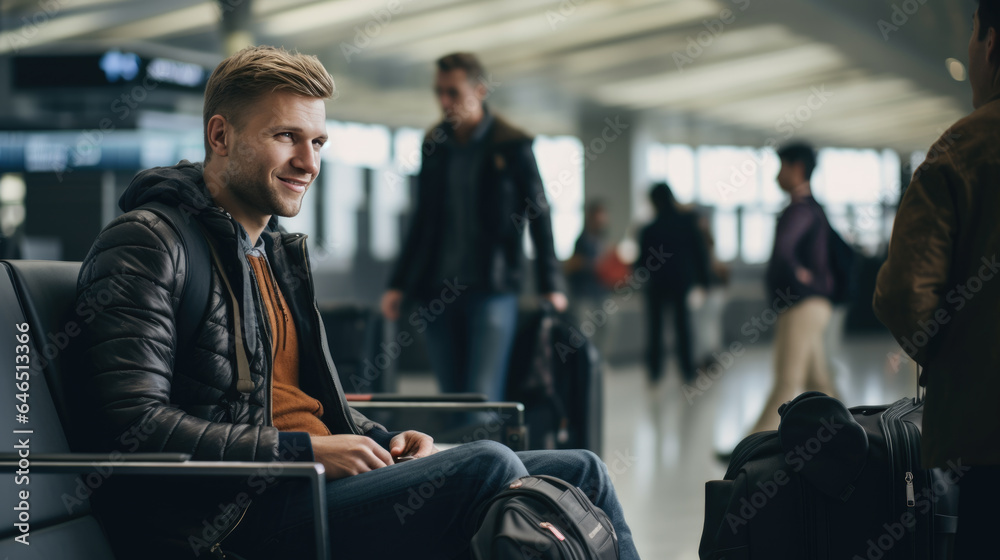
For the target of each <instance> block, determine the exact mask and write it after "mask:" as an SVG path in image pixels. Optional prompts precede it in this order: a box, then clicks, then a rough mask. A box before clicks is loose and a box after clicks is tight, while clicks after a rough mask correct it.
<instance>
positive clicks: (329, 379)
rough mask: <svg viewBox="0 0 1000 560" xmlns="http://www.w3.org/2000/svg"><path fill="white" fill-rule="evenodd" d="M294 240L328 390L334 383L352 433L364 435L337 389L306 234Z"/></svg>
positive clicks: (333, 390) (334, 393) (334, 389)
mask: <svg viewBox="0 0 1000 560" xmlns="http://www.w3.org/2000/svg"><path fill="white" fill-rule="evenodd" d="M294 241H295V242H296V243H298V244H299V246H300V248H301V249H302V262H303V263H304V266H305V268H306V279H307V280H308V281H307V283H306V285H307V286H308V288H309V293H308V294H307V295H308V296H309V300H310V301H311V302H312V309H313V321H314V322H315V324H316V327H317V328H314V329H312V331H313V333H314V336H315V337H316V342H317V344H318V345H319V346H318V347H319V348H320V349H321V350H322V352H321V353H320V354H321V355H320V357H319V358H320V359H321V360H322V361H323V362H324V365H325V366H326V379H325V381H326V383H327V387H328V390H329V387H330V384H332V387H333V388H332V390H330V392H331V393H332V394H333V395H334V396H335V397H336V398H337V399H338V400H339V401H340V412H341V414H343V415H344V421H345V422H346V423H347V427H348V428H350V430H351V433H353V434H356V435H364V434H363V433H362V431H361V429H360V428H358V426H357V424H355V423H354V419H353V418H351V413H350V409H349V407H348V405H347V398H346V397H345V396H344V392H343V391H338V390H337V380H336V379H335V378H334V376H335V375H336V372H335V371H333V369H332V368H331V367H330V361H329V359H327V357H328V356H329V355H330V348H329V345H328V344H327V343H326V340H325V339H324V338H323V337H322V336H320V335H321V332H320V329H319V328H318V327H319V325H321V324H322V322H323V317H322V316H320V314H319V307H317V306H316V289H315V286H314V285H313V276H312V265H311V264H309V252H308V249H307V247H306V236H305V235H304V234H298V235H297V236H296V238H295V240H294Z"/></svg>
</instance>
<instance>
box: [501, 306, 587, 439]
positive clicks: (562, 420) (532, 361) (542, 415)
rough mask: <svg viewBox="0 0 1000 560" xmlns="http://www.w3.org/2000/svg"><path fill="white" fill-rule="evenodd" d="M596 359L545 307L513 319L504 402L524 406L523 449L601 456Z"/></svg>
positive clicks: (576, 332)
mask: <svg viewBox="0 0 1000 560" xmlns="http://www.w3.org/2000/svg"><path fill="white" fill-rule="evenodd" d="M602 382H603V380H602V369H601V359H600V356H599V354H598V352H597V349H596V347H595V346H594V345H593V344H592V343H591V341H590V340H589V339H588V338H587V337H586V336H584V335H583V334H582V333H580V332H579V330H577V329H576V328H574V327H572V326H571V325H569V324H567V323H566V321H565V320H564V319H563V317H562V316H561V315H558V314H556V313H555V312H554V311H553V310H552V309H551V308H550V307H549V306H543V307H542V308H541V309H538V310H533V311H522V312H521V313H520V314H519V326H518V330H517V334H516V335H515V339H514V348H513V351H512V353H511V359H510V365H509V369H508V375H507V397H506V398H507V400H509V401H518V402H522V403H524V407H525V419H526V423H527V426H528V447H529V449H589V450H590V451H593V452H595V453H600V452H601V422H602V414H603V404H604V403H603V388H602Z"/></svg>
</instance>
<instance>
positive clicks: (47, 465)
mask: <svg viewBox="0 0 1000 560" xmlns="http://www.w3.org/2000/svg"><path fill="white" fill-rule="evenodd" d="M189 457H190V455H186V454H184V453H138V454H135V455H132V454H129V453H121V454H116V455H115V456H114V457H113V458H111V457H109V455H107V454H100V453H49V454H46V453H31V454H30V455H29V456H28V457H20V456H18V455H17V454H16V453H0V472H14V471H16V470H17V469H19V468H24V465H23V464H21V461H27V462H28V464H29V468H30V469H31V471H32V472H35V473H39V474H83V473H88V472H90V471H93V470H95V469H97V468H101V469H104V472H107V469H113V470H114V472H115V474H120V475H126V476H127V475H165V476H234V477H235V476H247V477H249V476H252V475H254V474H258V473H259V472H260V471H261V469H264V471H265V472H266V473H267V475H268V476H274V477H277V478H286V477H287V478H305V479H307V480H308V481H309V486H310V489H311V491H312V493H313V527H314V532H315V535H316V558H317V560H328V559H329V558H330V555H329V554H330V553H329V550H328V548H329V545H328V543H327V538H326V534H327V512H326V477H325V472H326V470H325V469H324V467H323V465H322V464H321V463H306V462H296V463H281V469H280V472H278V473H275V472H274V471H273V470H272V469H268V465H271V463H266V462H253V461H189V460H187V459H188V458H189Z"/></svg>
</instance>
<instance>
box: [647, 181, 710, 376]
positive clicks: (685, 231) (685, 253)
mask: <svg viewBox="0 0 1000 560" xmlns="http://www.w3.org/2000/svg"><path fill="white" fill-rule="evenodd" d="M649 200H650V202H652V204H653V208H654V210H655V211H656V218H655V219H654V220H653V222H652V223H650V224H649V225H647V226H646V227H645V228H643V229H642V231H641V233H640V234H639V258H638V260H637V261H636V265H635V266H636V267H637V268H638V267H640V266H644V263H645V262H646V257H647V256H648V255H650V254H651V253H653V252H662V253H666V254H667V255H668V257H667V259H666V260H665V261H664V263H663V265H662V266H660V267H659V268H658V269H656V270H652V269H650V271H649V272H650V279H649V282H648V284H647V286H646V289H645V294H646V318H647V322H646V324H647V331H646V332H647V339H646V369H647V372H648V374H649V380H650V381H651V382H653V383H655V382H658V381H659V380H660V379H661V378H662V377H663V313H664V311H665V309H666V308H670V309H671V310H672V311H673V315H674V326H675V332H676V347H677V357H678V361H679V365H680V371H681V375H682V376H683V377H684V380H685V381H692V380H694V378H695V377H696V375H697V372H696V369H695V361H694V355H693V352H694V348H693V345H694V341H693V337H692V332H691V311H690V309H689V307H688V294H689V293H690V292H691V289H692V287H694V286H695V285H698V286H702V287H705V286H707V285H708V278H709V260H708V249H707V248H706V247H705V238H704V236H703V235H702V234H701V231H700V230H699V229H698V217H697V216H696V215H695V214H694V213H692V212H686V211H681V210H680V209H679V208H678V207H677V202H676V201H675V200H674V194H673V192H672V191H671V190H670V187H669V186H668V185H667V184H666V183H657V184H655V185H653V187H652V189H651V190H650V191H649Z"/></svg>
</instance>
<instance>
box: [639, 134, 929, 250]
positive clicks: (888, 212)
mask: <svg viewBox="0 0 1000 560" xmlns="http://www.w3.org/2000/svg"><path fill="white" fill-rule="evenodd" d="M912 157H913V159H914V161H916V160H917V158H918V157H919V158H920V159H921V160H922V154H921V155H914V156H912ZM647 162H648V172H649V176H650V178H651V179H652V180H653V181H657V180H665V181H667V182H668V183H669V184H670V186H671V189H672V190H673V191H674V195H675V197H676V198H677V201H678V202H680V203H681V204H689V203H695V204H697V205H699V206H701V207H702V208H703V209H704V211H705V212H707V213H709V214H710V215H711V219H712V234H713V237H714V238H715V243H716V245H715V248H716V257H717V258H718V259H720V260H722V261H733V260H739V261H741V262H744V263H748V264H755V263H763V262H766V261H767V259H768V258H770V254H771V247H772V245H773V242H774V226H775V221H776V219H777V215H778V214H779V213H780V211H781V209H782V208H783V207H784V206H785V205H786V204H787V203H788V196H787V195H786V194H785V193H784V192H782V191H781V189H780V188H779V187H778V183H777V179H776V178H777V174H778V170H779V168H780V166H781V162H780V161H779V159H778V157H777V154H776V153H775V152H774V150H771V149H767V148H765V149H758V148H747V147H737V146H701V147H698V148H691V147H690V146H684V145H676V144H671V145H664V144H653V145H652V146H650V147H649V152H648V154H647ZM899 178H900V158H899V156H898V155H897V154H896V153H895V152H892V151H890V150H885V151H882V152H878V151H875V150H856V149H834V148H827V149H823V150H820V152H819V154H818V165H817V167H816V170H815V172H814V174H813V178H812V186H813V194H814V195H815V197H816V199H817V200H818V201H819V202H821V203H822V204H823V205H824V207H825V208H826V211H827V215H828V216H829V218H830V222H831V224H832V225H833V227H834V228H836V229H837V230H838V231H839V232H840V234H841V235H843V236H844V237H845V239H847V240H848V241H849V242H852V243H854V244H855V245H857V246H859V247H861V248H862V249H863V250H866V251H868V252H874V251H876V250H877V249H878V248H879V247H880V246H881V245H882V244H884V243H885V242H886V241H887V240H888V237H889V233H890V232H891V229H892V217H893V215H894V207H895V204H896V202H897V201H898V196H899ZM643 189H645V187H643ZM633 197H634V200H635V202H636V204H635V210H634V212H633V219H634V220H635V221H637V222H644V221H647V220H648V219H649V218H650V217H651V214H652V212H651V209H649V208H648V205H649V204H648V202H647V200H646V197H645V192H644V191H643V192H638V191H637V192H636V193H634V195H633Z"/></svg>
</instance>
